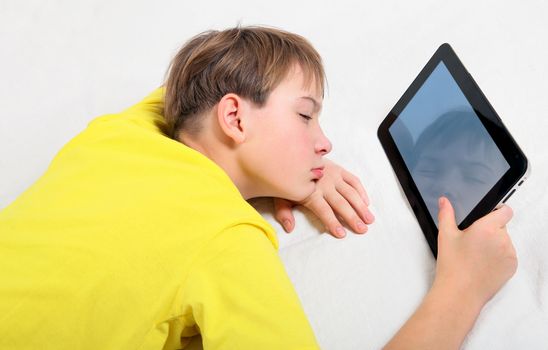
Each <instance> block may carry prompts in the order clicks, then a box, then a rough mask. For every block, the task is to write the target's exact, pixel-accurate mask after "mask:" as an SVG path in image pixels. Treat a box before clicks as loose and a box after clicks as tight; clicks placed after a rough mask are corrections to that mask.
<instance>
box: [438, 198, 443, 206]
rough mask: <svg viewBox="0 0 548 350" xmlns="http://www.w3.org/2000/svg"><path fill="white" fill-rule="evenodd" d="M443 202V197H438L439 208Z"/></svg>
mask: <svg viewBox="0 0 548 350" xmlns="http://www.w3.org/2000/svg"><path fill="white" fill-rule="evenodd" d="M443 203H444V201H443V197H440V198H439V199H438V205H439V207H440V209H441V208H443Z"/></svg>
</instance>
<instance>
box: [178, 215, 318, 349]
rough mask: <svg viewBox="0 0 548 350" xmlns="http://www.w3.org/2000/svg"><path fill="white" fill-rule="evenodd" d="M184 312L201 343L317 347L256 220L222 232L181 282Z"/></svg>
mask: <svg viewBox="0 0 548 350" xmlns="http://www.w3.org/2000/svg"><path fill="white" fill-rule="evenodd" d="M182 299H184V300H185V301H186V302H185V305H184V306H183V308H182V314H183V316H182V318H187V319H188V318H189V317H192V319H193V320H194V322H195V324H196V325H197V326H198V327H199V329H200V333H201V334H202V341H203V345H204V349H209V348H214V349H217V348H223V349H265V350H268V349H318V344H317V342H316V339H315V336H314V333H313V331H312V328H311V327H310V324H309V322H308V320H307V318H306V315H305V313H304V310H303V308H302V306H301V303H300V301H299V299H298V296H297V294H296V292H295V290H294V289H293V286H292V284H291V281H290V280H289V277H288V276H287V273H286V272H285V269H284V267H283V264H282V262H281V260H280V258H279V257H278V254H277V251H276V249H275V248H274V246H273V245H272V242H271V241H269V239H268V238H267V237H266V235H265V233H264V232H263V231H262V230H260V229H259V228H258V227H257V226H254V225H251V224H240V225H236V226H233V227H230V228H228V229H226V230H224V231H223V232H220V233H219V234H218V235H217V236H216V237H215V238H214V239H212V240H211V241H210V242H209V243H208V244H207V246H206V248H205V249H204V250H203V251H202V252H200V254H199V255H198V258H197V260H196V262H195V263H194V267H193V269H192V272H191V274H190V275H189V277H188V279H187V280H186V282H185V295H184V296H183V297H182Z"/></svg>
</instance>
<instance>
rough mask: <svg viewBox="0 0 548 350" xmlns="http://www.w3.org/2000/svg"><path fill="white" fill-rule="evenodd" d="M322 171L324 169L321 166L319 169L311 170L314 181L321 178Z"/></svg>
mask: <svg viewBox="0 0 548 350" xmlns="http://www.w3.org/2000/svg"><path fill="white" fill-rule="evenodd" d="M323 169H324V167H323V166H322V167H320V168H314V169H312V174H314V180H319V179H321V178H322V177H323Z"/></svg>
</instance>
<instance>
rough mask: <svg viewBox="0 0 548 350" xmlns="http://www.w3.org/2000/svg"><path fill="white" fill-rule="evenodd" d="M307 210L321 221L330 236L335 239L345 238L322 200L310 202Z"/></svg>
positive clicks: (344, 234) (331, 212)
mask: <svg viewBox="0 0 548 350" xmlns="http://www.w3.org/2000/svg"><path fill="white" fill-rule="evenodd" d="M307 208H308V209H310V210H311V211H312V212H313V213H314V214H315V215H316V216H317V217H318V218H319V219H320V220H321V222H322V223H323V224H324V226H325V227H326V228H327V230H328V231H329V232H330V233H331V235H333V236H334V237H337V238H343V237H345V236H346V231H345V230H344V228H343V226H342V224H341V223H340V222H339V220H338V219H337V216H336V215H335V213H334V212H333V209H332V207H331V206H330V205H329V203H328V202H327V201H325V200H322V201H314V202H311V203H310V204H309V205H307Z"/></svg>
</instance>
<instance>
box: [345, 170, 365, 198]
mask: <svg viewBox="0 0 548 350" xmlns="http://www.w3.org/2000/svg"><path fill="white" fill-rule="evenodd" d="M342 178H343V180H344V181H345V182H347V183H348V184H349V185H350V186H352V187H354V189H355V190H356V191H358V193H359V194H360V197H362V199H363V201H364V202H365V205H367V206H369V196H368V195H367V192H366V191H365V188H364V187H363V185H362V182H361V181H360V179H359V178H358V177H357V176H354V175H352V174H351V173H349V172H348V171H343V172H342Z"/></svg>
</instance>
